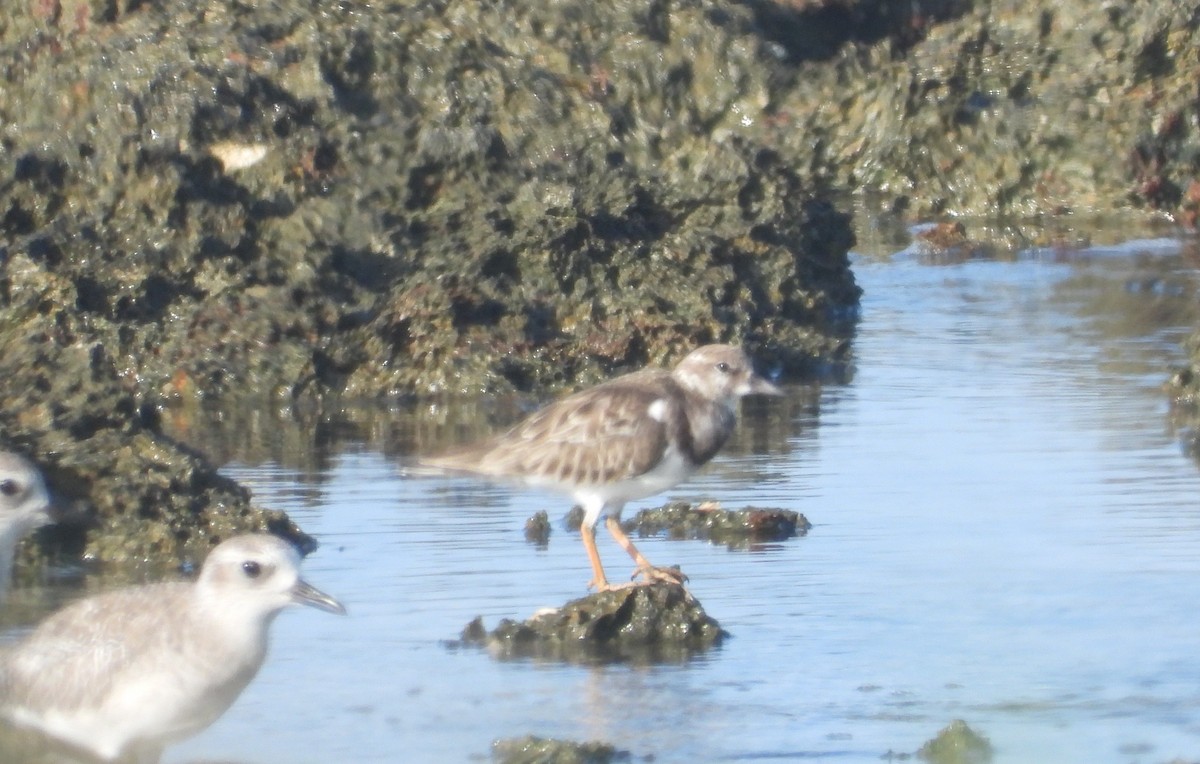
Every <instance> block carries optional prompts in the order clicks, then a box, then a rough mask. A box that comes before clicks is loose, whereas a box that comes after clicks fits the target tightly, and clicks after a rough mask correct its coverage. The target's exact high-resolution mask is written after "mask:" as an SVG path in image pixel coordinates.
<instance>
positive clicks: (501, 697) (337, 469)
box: [167, 241, 1200, 764]
mask: <svg viewBox="0 0 1200 764" xmlns="http://www.w3.org/2000/svg"><path fill="white" fill-rule="evenodd" d="M1144 253H1149V255H1145V254H1144ZM1147 272H1153V273H1158V274H1166V275H1167V277H1168V280H1167V281H1150V280H1147V279H1145V278H1143V274H1145V273H1147ZM856 273H857V276H858V279H859V282H860V284H861V285H862V286H863V287H864V289H865V295H864V298H863V306H862V321H861V324H860V326H859V331H858V334H857V337H856V338H855V340H854V358H855V366H856V371H855V374H854V375H853V379H852V381H850V382H849V383H847V384H844V385H829V386H826V387H824V388H823V389H822V390H821V391H820V394H819V404H818V405H817V406H815V407H807V408H806V407H804V406H802V405H799V404H797V405H793V406H789V405H788V403H787V402H786V401H769V402H765V403H762V404H757V405H755V407H754V409H755V412H757V413H758V414H760V417H761V418H755V417H750V418H749V420H748V421H747V422H746V426H745V427H743V429H742V430H741V431H740V432H739V433H738V436H737V438H738V440H737V441H736V442H735V443H733V444H731V445H730V447H729V448H727V449H726V451H725V452H724V453H723V455H722V456H720V457H719V458H718V459H717V461H716V462H715V464H713V465H711V467H710V468H709V469H708V470H707V471H706V472H705V473H703V475H701V476H698V477H697V478H696V479H694V480H692V481H691V482H689V483H687V484H685V485H682V486H680V487H678V488H677V489H676V490H674V491H671V492H670V493H669V494H667V495H664V496H663V497H662V498H661V499H658V500H652V501H647V502H642V503H640V504H638V505H634V506H631V507H629V508H627V510H626V512H627V513H632V512H634V511H636V510H637V509H638V508H641V507H644V506H652V505H655V504H658V503H661V501H663V500H665V499H666V498H668V497H679V498H688V499H709V498H711V499H717V500H720V501H721V502H722V503H724V504H725V505H726V506H731V507H738V506H742V505H744V504H748V503H754V504H758V505H766V506H778V507H784V508H788V509H796V510H800V511H802V512H804V513H805V514H806V515H807V516H808V518H809V519H810V520H811V521H812V522H813V523H814V524H815V527H814V528H813V530H812V531H811V532H810V533H809V535H808V536H807V537H805V538H799V539H793V540H790V541H788V542H785V543H782V544H774V545H769V546H766V547H764V548H762V549H759V550H757V551H755V552H732V551H729V550H727V549H725V548H723V547H715V546H710V545H708V544H706V543H702V542H680V541H666V540H660V539H652V540H647V541H645V542H641V543H640V546H641V547H642V549H643V551H644V552H645V553H646V555H647V556H648V557H649V558H650V559H651V560H653V561H655V562H657V563H660V564H674V563H677V564H679V565H681V566H682V568H683V569H684V571H686V572H687V574H688V575H689V576H690V577H691V588H692V591H693V593H694V594H695V595H696V596H697V597H698V598H699V599H700V600H701V602H702V603H703V604H704V606H705V607H706V609H707V610H708V612H709V613H710V614H711V615H713V616H715V617H716V618H717V619H719V620H720V621H721V623H722V625H723V626H724V627H725V628H726V629H728V630H729V631H730V632H732V634H733V635H734V636H733V639H731V640H730V641H729V642H727V643H726V645H725V646H724V647H722V648H721V649H719V650H717V651H715V652H712V653H709V654H708V655H706V656H704V657H702V658H700V659H697V660H695V661H693V662H690V663H688V664H686V665H670V666H661V667H652V668H645V667H641V668H629V667H624V666H605V667H590V668H584V667H577V666H564V665H556V664H534V663H499V662H496V661H493V660H492V659H490V658H489V657H488V656H487V655H485V654H483V653H480V652H476V651H469V650H468V651H452V650H448V649H446V648H445V647H444V646H443V645H442V644H441V641H442V640H446V639H453V638H454V637H456V636H457V634H458V632H459V630H460V629H461V628H462V627H463V626H464V625H465V624H466V623H467V622H468V621H469V620H470V619H471V618H473V617H474V616H475V615H477V614H482V615H483V616H484V618H485V620H486V621H487V622H488V623H489V624H492V625H494V623H495V622H496V621H497V620H498V619H499V618H501V617H527V616H528V615H530V614H532V613H533V611H534V610H536V609H537V608H539V607H543V606H554V605H557V604H561V603H562V602H564V601H566V600H567V599H571V598H574V597H577V596H580V595H582V594H583V593H584V584H585V582H586V581H587V580H588V577H589V572H588V568H587V562H586V558H585V557H584V554H583V551H582V549H581V548H580V544H579V540H578V537H577V536H576V535H574V534H570V533H567V532H565V531H563V530H561V528H559V527H558V525H557V523H558V521H559V519H560V518H561V516H562V514H563V513H564V512H565V510H566V509H567V506H566V504H565V503H564V502H563V501H561V500H559V499H556V498H554V497H550V496H546V495H542V494H535V493H529V492H523V491H520V490H513V489H508V488H503V487H493V486H488V485H485V484H481V483H476V482H471V481H468V480H422V481H414V480H406V479H402V478H401V477H400V474H399V470H398V467H397V464H396V461H395V459H394V458H393V457H389V456H384V455H382V454H380V453H378V452H376V451H373V450H372V449H371V448H370V447H368V446H366V445H364V444H362V443H355V442H344V443H342V444H340V445H339V446H337V447H336V448H335V449H334V454H335V455H334V457H333V458H332V460H331V462H330V463H329V464H328V467H327V468H322V469H319V470H316V471H306V472H305V473H304V474H299V473H297V472H296V471H295V470H293V469H292V468H289V467H286V466H281V465H279V464H275V463H265V464H256V465H248V464H246V463H244V462H238V461H234V462H233V463H231V464H229V465H228V467H227V472H228V473H229V474H231V475H234V476H236V477H237V478H239V479H240V480H243V481H245V482H246V483H247V484H249V485H250V486H252V487H253V489H254V491H255V493H256V498H257V500H258V501H259V503H261V504H264V505H266V506H272V507H279V508H282V509H286V510H287V511H288V512H290V513H291V514H292V516H293V517H294V518H295V519H296V520H297V521H298V522H299V523H300V524H301V526H302V527H304V528H305V529H306V530H307V531H309V532H310V533H312V534H314V535H315V536H317V537H318V538H319V539H320V541H321V544H322V546H321V549H320V550H319V551H318V552H317V553H316V554H315V555H313V556H312V557H310V558H309V559H308V560H307V561H306V567H305V570H306V576H307V577H308V578H309V580H311V581H312V582H313V583H314V584H316V585H317V586H319V587H321V588H322V589H325V590H327V591H329V592H331V593H334V594H335V595H337V596H339V597H340V598H342V600H343V601H344V602H345V603H346V605H347V607H348V608H349V611H350V615H349V616H348V617H346V618H336V617H331V616H328V615H326V614H323V613H317V612H309V611H304V612H289V613H287V614H285V615H284V616H282V617H281V618H280V619H279V620H278V621H277V622H276V624H275V629H274V642H273V648H272V653H271V656H270V657H269V659H268V663H267V665H266V667H265V668H264V670H263V672H262V674H261V675H260V676H259V677H258V678H257V680H256V681H255V682H254V683H253V684H252V685H251V687H250V688H249V689H248V690H247V692H246V693H245V694H244V696H243V697H242V698H241V699H240V700H239V702H238V703H237V705H236V706H235V707H234V708H233V709H232V710H231V711H230V712H229V713H228V714H227V715H226V717H225V718H223V719H222V720H221V721H219V722H218V723H217V724H216V725H215V726H213V727H212V728H211V729H209V730H208V731H207V732H205V733H203V734H202V735H200V736H199V737H197V738H195V739H193V740H191V741H189V742H187V743H184V744H182V745H180V746H178V747H177V748H175V749H173V750H172V751H171V752H169V754H168V756H167V760H168V761H170V762H184V761H193V760H199V759H208V760H212V759H222V760H236V761H244V762H260V763H262V764H266V763H268V762H346V761H353V762H462V761H471V760H486V758H487V755H488V751H489V746H490V743H491V741H492V740H493V739H495V738H500V737H510V736H520V735H524V734H530V733H532V734H537V735H542V736H548V737H561V738H570V739H576V740H593V739H594V740H603V741H607V742H610V743H613V744H615V745H617V746H618V747H620V748H624V749H627V750H629V751H630V752H632V753H633V755H634V760H635V761H637V760H642V757H650V756H653V760H654V761H655V762H658V763H660V764H661V763H665V762H693V761H695V762H704V761H754V760H771V761H811V760H817V761H820V760H831V761H838V762H858V761H862V762H877V761H879V760H880V758H881V756H883V755H884V754H886V753H887V752H888V751H893V752H897V753H899V752H913V751H915V750H916V749H917V748H918V747H919V746H920V745H921V744H922V743H923V742H924V741H925V740H927V739H929V738H930V737H932V736H933V735H934V734H936V733H937V731H938V730H939V729H941V728H942V727H944V726H945V725H946V724H948V723H949V722H950V721H951V720H952V719H955V718H962V719H964V720H966V721H967V722H968V723H969V724H970V725H971V726H972V728H974V729H975V730H976V731H977V732H980V733H982V734H983V735H986V736H987V737H988V738H989V739H990V740H991V741H992V743H993V745H994V746H995V752H996V756H995V761H997V762H1081V763H1082V762H1089V763H1090V762H1165V761H1168V760H1170V759H1171V758H1173V757H1177V756H1178V757H1185V758H1190V759H1196V758H1197V757H1200V616H1198V615H1197V605H1198V603H1200V474H1198V472H1197V467H1196V465H1195V464H1194V463H1193V462H1192V461H1191V460H1190V459H1189V458H1188V457H1186V456H1185V455H1183V454H1182V452H1181V450H1180V448H1179V446H1178V445H1177V439H1176V435H1175V434H1174V433H1173V432H1171V430H1170V428H1169V426H1168V424H1167V417H1166V415H1167V410H1166V406H1167V404H1166V398H1165V396H1164V395H1163V394H1162V392H1161V390H1160V388H1159V386H1160V385H1161V383H1162V382H1163V380H1164V379H1165V378H1166V376H1167V375H1168V373H1169V371H1170V369H1171V366H1172V364H1173V363H1177V362H1178V361H1179V360H1180V350H1179V342H1180V340H1181V338H1182V337H1183V336H1185V333H1186V332H1185V328H1184V326H1183V324H1184V323H1186V322H1188V321H1193V320H1195V316H1196V311H1195V306H1194V305H1193V303H1194V302H1195V298H1194V297H1193V296H1192V294H1193V293H1192V292H1191V291H1189V289H1179V290H1176V289H1174V286H1173V285H1175V284H1182V285H1185V286H1187V285H1190V282H1191V280H1192V275H1191V272H1190V269H1189V267H1188V266H1187V265H1186V264H1185V263H1184V262H1183V260H1182V259H1181V256H1180V245H1179V244H1178V243H1176V242H1171V241H1148V242H1141V243H1133V244H1130V245H1126V246H1124V247H1119V248H1113V249H1107V250H1104V249H1097V250H1093V251H1089V252H1085V253H1082V254H1080V255H1075V256H1072V257H1065V258H1064V257H1060V256H1057V255H1056V254H1055V253H1052V252H1038V253H1027V254H1026V255H1025V256H1023V257H1022V258H1019V259H1018V260H1016V261H1015V262H994V261H987V260H978V261H969V262H965V263H959V264H942V265H937V264H930V263H927V262H924V261H923V259H922V258H921V257H920V256H918V255H916V254H914V253H912V252H902V253H899V254H896V255H894V256H892V257H877V256H876V257H866V256H860V257H859V258H857V260H856ZM1164 284H1165V285H1166V286H1165V287H1164ZM1176 292H1178V294H1176ZM803 392H804V391H801V390H795V391H793V393H794V395H796V396H797V398H799V397H801V396H802V394H803ZM789 411H792V412H796V413H793V414H789V413H788V412H789ZM397 416H402V414H397ZM780 418H783V419H784V421H778V420H779V419H780ZM764 420H772V421H771V424H770V426H769V427H768V426H767V422H765V421H764ZM266 437H268V438H269V437H270V433H269V432H268V433H267V435H266ZM197 445H198V446H199V447H201V448H203V445H204V444H203V443H198V444H197ZM543 508H544V509H548V510H550V513H551V518H552V519H553V520H554V521H555V523H556V530H555V532H554V534H553V536H552V537H551V541H550V544H549V547H548V549H545V550H538V549H536V548H535V547H533V546H531V545H530V544H528V543H526V542H525V540H524V538H523V533H522V528H523V523H524V520H525V518H526V517H528V516H529V515H530V514H532V513H533V512H534V511H536V510H538V509H543ZM601 553H602V554H603V555H604V557H605V560H606V561H607V563H608V565H609V566H610V568H611V570H612V576H613V577H614V578H616V577H618V576H619V575H620V573H621V572H622V571H625V570H627V568H628V564H627V562H626V560H625V558H624V556H623V555H622V554H621V552H620V550H619V549H617V548H616V547H615V545H613V544H612V543H611V541H607V540H606V541H602V544H601Z"/></svg>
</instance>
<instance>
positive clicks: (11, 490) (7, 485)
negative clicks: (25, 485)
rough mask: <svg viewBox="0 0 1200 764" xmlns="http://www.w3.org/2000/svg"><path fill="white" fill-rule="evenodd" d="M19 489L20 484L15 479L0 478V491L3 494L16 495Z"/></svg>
mask: <svg viewBox="0 0 1200 764" xmlns="http://www.w3.org/2000/svg"><path fill="white" fill-rule="evenodd" d="M20 490H21V485H20V484H19V483H17V481H15V480H12V479H9V480H0V493H2V494H4V495H5V496H16V495H17V493H18V492H19V491H20Z"/></svg>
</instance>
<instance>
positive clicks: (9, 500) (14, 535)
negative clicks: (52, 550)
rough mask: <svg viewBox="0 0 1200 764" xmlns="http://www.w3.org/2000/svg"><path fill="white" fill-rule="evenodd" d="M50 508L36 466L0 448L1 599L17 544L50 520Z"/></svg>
mask: <svg viewBox="0 0 1200 764" xmlns="http://www.w3.org/2000/svg"><path fill="white" fill-rule="evenodd" d="M52 508H53V506H52V504H51V502H50V494H49V493H48V492H47V491H46V483H45V482H44V481H43V480H42V473H41V472H39V471H38V468H37V467H35V466H33V464H32V463H31V462H30V461H29V460H28V459H26V458H25V457H23V456H19V455H18V454H14V453H12V452H11V451H0V602H3V601H4V599H5V598H6V597H7V596H8V587H9V583H10V582H11V580H12V566H13V556H14V555H15V554H16V551H17V544H19V543H20V542H21V539H23V538H25V537H26V536H28V535H29V534H30V533H32V532H33V531H34V529H36V528H38V527H39V526H42V525H45V524H46V523H48V522H50V521H51V519H52V517H51V510H52Z"/></svg>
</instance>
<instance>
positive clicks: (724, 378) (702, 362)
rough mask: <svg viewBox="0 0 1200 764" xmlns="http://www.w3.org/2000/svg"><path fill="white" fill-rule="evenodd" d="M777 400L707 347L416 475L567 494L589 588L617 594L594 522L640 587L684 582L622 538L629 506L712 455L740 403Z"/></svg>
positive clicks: (565, 404) (582, 395) (733, 351)
mask: <svg viewBox="0 0 1200 764" xmlns="http://www.w3.org/2000/svg"><path fill="white" fill-rule="evenodd" d="M755 394H762V395H779V394H780V391H779V388H777V387H775V385H773V384H771V383H770V382H768V381H767V380H765V379H763V378H762V377H760V376H758V375H757V374H756V373H755V372H754V368H753V366H752V365H751V363H750V359H749V358H747V357H746V354H745V352H744V351H743V350H742V349H741V348H739V347H735V346H732V345H705V346H704V347H701V348H697V349H696V350H693V351H692V352H691V353H689V354H688V356H687V357H686V358H684V359H683V360H682V361H680V362H679V365H678V366H676V367H675V368H674V369H673V370H671V371H666V370H663V369H646V370H644V371H639V372H635V373H633V374H628V375H626V376H623V377H618V378H616V379H613V380H611V381H609V382H605V383H603V384H601V385H597V386H596V387H593V388H590V389H587V390H582V391H580V392H578V393H575V394H574V395H570V396H567V397H566V398H563V399H561V400H559V401H556V402H554V403H551V404H550V405H548V406H546V407H545V408H543V409H541V410H540V411H538V412H536V413H534V414H533V415H531V416H530V417H529V418H527V419H525V420H524V421H522V422H521V423H520V424H518V425H517V426H516V427H514V428H512V429H511V430H509V431H508V432H506V433H504V434H502V435H499V436H497V437H494V438H491V439H489V440H486V441H483V442H480V443H477V444H473V445H468V446H463V447H460V448H457V449H454V450H452V451H450V452H447V453H445V454H443V455H440V456H434V457H429V458H426V459H423V460H421V461H420V463H419V468H418V469H421V468H423V469H421V471H429V470H435V471H444V472H462V473H469V474H474V475H481V476H485V477H492V478H503V479H509V480H515V481H518V482H521V483H524V484H526V485H530V486H536V487H539V488H548V489H551V490H556V491H559V492H561V493H566V494H569V495H570V496H571V497H572V498H573V499H574V500H575V501H576V502H578V503H579V504H580V505H582V506H583V509H584V519H583V525H582V527H581V531H582V535H583V545H584V548H585V549H586V551H587V554H588V559H589V560H590V561H591V565H592V581H591V583H590V584H589V585H590V586H594V587H596V588H597V589H599V590H604V589H609V588H613V587H611V586H610V585H609V583H608V579H607V578H606V577H605V575H604V568H603V566H602V565H601V564H600V556H599V554H598V553H597V551H596V522H597V521H598V520H599V518H600V516H601V515H605V516H606V519H605V525H606V526H607V527H608V530H609V532H610V533H611V534H612V535H613V537H614V538H615V539H616V540H617V543H619V544H620V545H621V547H622V548H624V549H625V551H626V552H628V553H629V555H630V556H631V557H632V558H633V560H634V562H635V563H636V564H637V571H636V572H635V574H634V575H635V576H637V575H641V576H643V580H645V581H647V582H650V581H673V582H676V583H680V582H682V580H683V577H682V575H681V574H680V573H679V571H677V570H673V569H667V568H656V567H654V566H652V565H651V564H650V563H649V562H648V561H647V560H646V558H645V557H643V556H642V554H641V553H640V552H638V550H637V548H636V547H635V546H634V545H633V542H632V541H630V540H629V537H628V536H627V535H626V534H625V533H624V532H623V531H622V530H621V526H620V517H621V508H622V507H624V505H625V503H626V502H627V501H631V500H634V499H643V498H646V497H648V496H653V495H654V494H656V493H659V492H661V491H665V490H667V489H668V488H670V487H671V486H674V485H676V484H677V483H679V482H681V481H682V480H684V479H686V478H687V477H688V476H689V475H691V474H692V472H694V471H695V470H696V468H698V467H699V466H701V465H702V464H704V463H705V462H707V461H708V460H709V459H711V458H712V457H713V455H714V454H716V453H717V451H718V450H719V449H720V448H721V446H722V445H724V443H725V441H726V440H727V439H728V438H729V435H730V433H732V432H733V427H734V422H735V416H736V411H735V409H736V407H737V402H738V400H739V399H740V398H741V397H743V396H746V395H755Z"/></svg>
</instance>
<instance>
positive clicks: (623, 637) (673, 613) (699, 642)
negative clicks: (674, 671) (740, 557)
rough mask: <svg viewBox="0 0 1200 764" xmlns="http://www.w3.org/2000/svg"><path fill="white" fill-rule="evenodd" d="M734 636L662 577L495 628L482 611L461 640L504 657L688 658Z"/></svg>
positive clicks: (628, 660)
mask: <svg viewBox="0 0 1200 764" xmlns="http://www.w3.org/2000/svg"><path fill="white" fill-rule="evenodd" d="M727 636H728V633H727V632H725V630H723V629H722V628H721V626H720V624H719V623H717V621H716V619H714V618H712V617H711V616H709V615H708V614H707V613H706V612H705V611H704V608H702V607H701V606H700V603H699V602H698V601H697V600H696V598H695V597H693V596H692V595H691V594H690V593H689V592H688V591H687V590H686V589H685V588H684V587H682V586H676V585H672V584H661V583H660V584H647V585H641V586H629V587H626V588H623V589H617V590H613V591H605V592H598V593H596V594H591V595H588V596H586V597H582V598H580V599H577V600H572V601H570V602H568V603H566V604H565V605H563V606H562V607H560V608H557V609H555V610H548V611H543V612H540V613H538V614H536V615H534V616H533V617H531V618H529V619H528V620H525V621H520V622H518V621H513V620H509V619H504V620H502V621H501V622H500V623H499V624H498V625H497V626H496V628H495V629H492V630H491V631H488V630H487V629H486V628H485V626H484V624H483V620H482V618H476V619H475V620H474V621H472V622H471V623H469V624H467V626H466V628H465V629H464V630H463V632H462V635H461V637H460V641H459V642H457V643H454V645H455V646H458V645H464V646H479V647H485V648H486V649H487V650H488V651H489V652H490V653H491V654H492V655H493V656H495V657H497V658H499V659H501V660H513V659H522V658H533V659H536V660H545V661H564V662H568V663H585V664H596V663H635V664H648V663H674V662H679V661H684V660H687V659H688V658H689V657H690V656H692V655H694V654H696V653H699V652H702V651H704V650H708V649H711V648H713V647H716V646H717V645H719V644H720V643H721V641H722V640H724V639H725V637H727Z"/></svg>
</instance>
